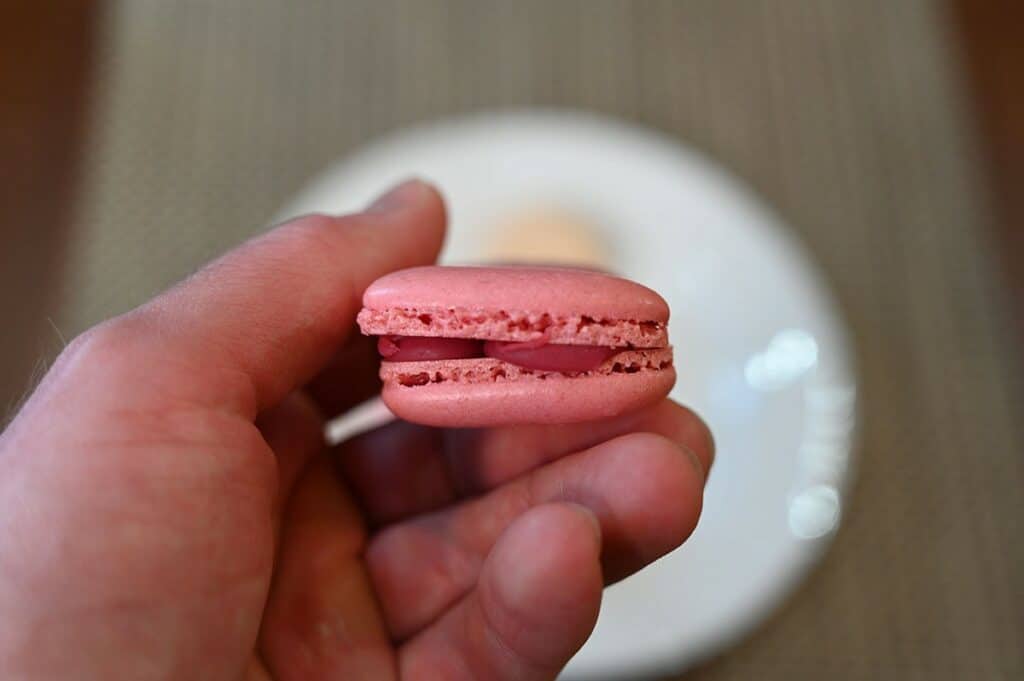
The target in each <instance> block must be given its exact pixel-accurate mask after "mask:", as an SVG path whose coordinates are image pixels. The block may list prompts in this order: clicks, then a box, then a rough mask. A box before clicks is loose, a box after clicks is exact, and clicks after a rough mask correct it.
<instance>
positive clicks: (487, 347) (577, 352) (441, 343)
mask: <svg viewBox="0 0 1024 681" xmlns="http://www.w3.org/2000/svg"><path fill="white" fill-rule="evenodd" d="M377 350H378V352H380V356H381V357H383V358H384V359H386V360H388V361H389V362H416V361H422V360H438V359H470V358H473V357H485V356H486V357H493V358H495V359H500V360H502V361H504V362H508V363H509V364H515V365H516V366H521V367H523V368H526V369H534V370H536V371H591V370H592V369H596V368H597V367H599V366H601V364H602V363H603V362H604V361H605V360H606V359H608V358H609V357H611V356H612V355H614V354H615V353H617V352H619V351H620V350H621V348H605V347H601V346H597V345H552V344H547V343H545V342H544V341H543V340H541V341H527V342H525V343H506V342H502V341H487V342H483V343H482V342H481V341H478V340H473V339H469V338H424V337H420V336H381V337H380V339H379V340H378V341H377Z"/></svg>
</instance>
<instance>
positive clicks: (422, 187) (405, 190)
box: [366, 179, 427, 213]
mask: <svg viewBox="0 0 1024 681" xmlns="http://www.w3.org/2000/svg"><path fill="white" fill-rule="evenodd" d="M426 190H427V183H426V182H424V181H423V180H418V179H409V180H406V181H404V182H401V183H399V184H397V185H395V186H394V187H392V188H391V189H389V190H388V191H386V192H384V193H383V194H381V195H380V196H379V197H377V199H376V200H375V201H374V202H373V203H371V204H370V206H369V208H367V209H366V212H367V213H390V212H391V211H396V210H402V209H404V208H406V207H407V206H409V205H410V204H412V203H414V202H415V201H416V200H417V199H418V198H419V197H420V196H422V194H423V192H424V191H426Z"/></svg>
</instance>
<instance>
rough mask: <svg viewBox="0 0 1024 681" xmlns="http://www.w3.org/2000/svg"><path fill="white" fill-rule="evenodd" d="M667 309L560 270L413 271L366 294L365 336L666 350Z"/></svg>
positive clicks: (589, 276) (627, 289) (606, 278)
mask: <svg viewBox="0 0 1024 681" xmlns="http://www.w3.org/2000/svg"><path fill="white" fill-rule="evenodd" d="M668 316H669V310H668V304H667V303H665V301H664V299H663V298H662V297H661V296H659V295H658V294H657V293H655V292H654V291H652V290H651V289H649V288H647V287H646V286H641V285H640V284H637V283H634V282H631V281H627V280H625V279H620V278H618V277H613V276H611V275H608V274H604V273H601V272H593V271H589V270H573V269H564V268H555V267H414V268H411V269H407V270H401V271H399V272H394V273H392V274H388V275H385V276H384V277H382V278H380V279H378V280H377V281H375V282H374V283H373V284H372V285H371V286H370V287H369V288H368V289H367V290H366V292H365V293H364V294H363V310H362V311H361V312H360V313H359V317H358V322H359V326H360V328H361V329H362V332H363V333H364V334H368V335H377V336H382V335H388V334H393V335H402V336H443V337H448V338H482V339H487V340H499V341H515V342H522V341H533V340H537V339H540V338H545V339H546V340H547V341H548V342H550V343H561V344H566V345H600V346H604V347H638V348H648V347H664V346H666V345H667V344H668V329H667V322H668Z"/></svg>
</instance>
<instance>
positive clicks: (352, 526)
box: [0, 182, 713, 680]
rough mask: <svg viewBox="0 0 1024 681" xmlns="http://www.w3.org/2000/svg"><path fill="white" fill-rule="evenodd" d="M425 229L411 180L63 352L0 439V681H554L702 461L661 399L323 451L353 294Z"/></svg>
mask: <svg viewBox="0 0 1024 681" xmlns="http://www.w3.org/2000/svg"><path fill="white" fill-rule="evenodd" d="M444 222H445V215H444V207H443V204H442V201H441V199H440V197H439V196H438V195H437V193H436V192H435V191H434V190H433V189H431V188H430V187H429V186H427V185H425V184H423V183H420V182H409V183H406V184H404V185H401V186H399V187H398V188H397V189H395V190H393V191H392V192H390V193H388V194H387V195H385V196H384V197H383V198H382V199H380V200H379V201H378V202H377V203H375V204H374V205H373V206H372V207H371V208H369V209H368V210H367V211H366V212H364V213H361V214H357V215H351V216H347V217H342V218H335V217H326V216H307V217H303V218H299V219H297V220H294V221H292V222H290V223H287V224H285V225H282V226H280V227H278V228H276V229H274V230H272V231H270V232H269V233H267V234H265V235H263V236H261V237H258V238H256V239H254V240H252V241H250V242H249V243H247V244H245V245H243V246H241V247H240V248H238V249H237V250H235V251H232V252H230V253H228V254H227V255H225V256H224V257H222V258H221V259H219V260H217V261H216V262H214V263H213V264H211V265H209V266H207V267H206V268H205V269H203V270H201V271H200V272H198V273H197V274H195V275H194V276H192V277H190V278H189V279H187V280H186V281H184V282H182V283H181V284H179V285H177V286H176V287H174V288H172V289H171V290H169V291H167V292H166V293H164V294H162V295H161V296H159V297H157V298H156V299H154V300H152V301H150V302H149V303H147V304H145V305H143V306H142V307H140V308H139V309H137V310H134V311H132V312H130V313H128V314H125V315H123V316H121V317H118V318H116V319H113V320H110V321H108V322H105V323H103V324H101V325H99V326H97V327H95V328H93V329H91V330H90V331H88V332H86V333H85V334H83V335H82V336H81V337H79V338H78V339H76V340H75V341H74V342H73V343H71V344H70V345H69V346H68V348H67V349H66V350H65V351H64V352H63V353H62V354H61V356H60V358H59V359H58V360H57V362H56V363H55V365H54V366H53V368H52V369H51V370H50V372H49V374H48V375H47V376H46V377H45V379H44V380H43V381H42V383H41V384H40V385H39V387H38V389H37V390H36V391H35V393H34V394H33V395H32V396H31V398H30V399H29V400H28V402H27V403H26V404H25V406H24V407H23V409H22V410H21V412H20V414H18V416H17V417H16V418H15V420H14V421H13V422H12V423H11V425H10V427H9V428H8V429H7V430H6V432H4V433H3V435H2V436H0V465H2V469H0V470H2V473H0V678H4V679H22V678H25V679H58V678H59V679H72V678H74V679H81V678H89V679H148V678H175V679H179V678H180V679H189V680H193V679H225V680H227V679H231V680H235V679H239V678H246V679H269V678H273V679H327V678H330V679H342V678H344V679H388V678H403V679H435V678H437V679H551V678H553V677H554V676H555V675H556V674H557V673H558V671H559V670H560V669H561V667H562V666H563V665H564V664H565V662H566V661H567V660H568V659H569V657H570V656H571V655H572V654H573V653H574V652H575V651H576V650H577V649H578V648H579V646H580V645H582V643H583V641H584V640H585V639H586V638H587V636H588V634H589V633H590V631H591V629H592V628H593V626H594V622H595V619H596V617H597V611H598V607H599V604H600V598H601V590H602V588H603V586H604V585H605V584H607V583H609V582H612V581H615V580H618V579H621V578H622V577H624V576H626V575H628V574H630V573H632V572H634V571H636V570H637V569H639V568H641V567H642V566H644V565H645V564H647V563H649V562H650V561H652V560H654V559H655V558H657V557H658V556H660V555H662V554H664V553H665V552H667V551H669V550H670V549H672V548H673V547H675V546H677V545H678V544H679V543H680V542H682V541H683V540H684V539H685V538H686V537H687V536H688V535H689V534H690V532H691V531H692V530H693V528H694V526H695V524H696V522H697V517H698V515H699V513H700V508H701V494H702V488H703V484H704V478H705V472H706V471H707V470H708V469H709V467H710V465H711V457H712V449H713V445H712V444H711V439H710V435H709V433H708V431H707V429H706V428H705V426H704V425H703V424H702V423H701V422H700V421H699V420H698V419H697V418H696V417H695V416H694V415H693V414H692V413H691V412H689V411H688V410H686V409H684V408H682V407H680V406H677V405H675V404H673V403H671V402H665V403H662V404H660V405H658V406H656V407H654V408H652V409H649V410H646V411H644V412H641V413H637V414H633V415H630V416H626V417H622V418H619V419H615V420H612V421H608V422H601V423H591V424H585V425H568V426H557V427H551V426H546V427H515V428H500V429H493V430H487V431H457V432H456V431H440V430H437V429H432V428H426V427H420V426H415V425H411V424H408V423H401V422H399V423H394V424H393V425H389V426H386V427H384V428H381V429H379V430H377V431H374V432H371V433H368V434H366V435H363V436H361V437H358V438H355V439H354V440H352V441H349V442H347V443H344V444H343V445H341V446H339V447H336V448H334V449H333V450H328V449H327V448H326V447H325V445H324V440H323V435H322V433H323V424H324V419H325V418H326V417H332V416H334V415H336V414H338V413H341V412H343V411H344V410H346V409H348V408H350V407H351V406H353V405H355V404H357V403H359V402H361V401H362V400H364V399H365V398H367V397H368V396H370V395H371V394H372V393H373V392H375V391H376V390H377V389H378V387H379V386H378V383H377V379H376V370H377V360H376V356H375V354H374V350H373V347H372V344H371V343H369V342H368V341H367V339H364V338H362V337H360V336H359V335H358V333H354V332H353V330H352V327H353V320H354V318H355V314H356V312H357V311H358V309H359V301H360V294H361V292H362V290H363V289H364V288H365V287H366V286H367V284H369V283H370V282H371V281H372V280H373V279H375V278H377V277H378V276H380V275H382V274H384V273H386V272H388V271H391V270H395V269H399V268H403V267H409V266H413V265H418V264H425V263H428V262H431V261H432V260H433V259H434V258H435V257H436V255H437V252H438V250H439V248H440V245H441V241H442V237H443V233H444ZM684 616H685V615H684Z"/></svg>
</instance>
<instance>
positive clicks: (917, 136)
mask: <svg viewBox="0 0 1024 681" xmlns="http://www.w3.org/2000/svg"><path fill="white" fill-rule="evenodd" d="M289 8H290V9H289ZM941 10H942V7H941V6H940V5H937V4H934V3H928V2H917V1H912V0H911V1H901V2H892V1H891V0H860V1H856V2H853V1H850V2H845V1H844V2H840V1H828V0H825V1H822V0H786V1H784V0H760V1H753V0H750V1H748V0H726V1H722V0H698V1H696V2H632V3H630V2H540V1H537V2H505V3H498V2H470V1H466V2H435V1H422V2H420V1H416V0H408V1H407V2H380V1H377V2H371V1H370V0H367V1H365V2H347V3H335V2H302V3H276V2H253V1H251V0H244V1H243V0H235V1H234V2H228V1H224V2H212V1H210V2H178V3H169V2H161V1H159V0H151V1H131V2H129V1H126V2H124V3H122V4H120V5H114V6H113V7H112V9H111V11H110V12H109V13H108V15H107V17H106V20H105V25H104V31H103V38H102V41H101V42H102V45H101V53H100V55H99V79H100V82H99V86H100V94H99V97H98V99H97V101H98V104H97V110H96V111H95V112H94V115H93V121H94V131H93V134H92V136H91V138H90V140H91V142H90V148H89V150H88V154H87V160H86V166H85V174H84V176H85V183H84V186H83V188H82V191H81V195H80V197H79V202H78V219H77V221H76V222H77V230H76V234H77V237H76V241H75V243H73V244H71V246H70V248H69V249H68V252H69V253H70V256H69V262H68V263H67V272H66V288H65V292H64V295H63V299H62V300H63V306H62V309H61V311H60V313H59V314H58V315H57V316H56V319H55V323H56V325H57V326H58V327H59V329H60V330H61V332H63V334H64V335H65V336H70V335H72V334H73V333H75V332H77V331H79V330H81V329H83V328H85V327H86V326H88V325H89V324H91V323H93V322H95V321H97V320H99V319H101V318H102V317H104V316H106V315H110V314H113V313H116V312H119V311H122V310H124V309H126V308H128V307H130V306H132V305H134V304H136V303H138V302H140V301H142V300H144V299H145V298H147V297H148V296H150V295H152V294H153V293H154V292H156V291H158V290H159V289H160V288H162V287H164V286H166V285H167V284H168V283H170V282H172V281H174V280H176V279H178V278H180V277H182V276H184V275H185V274H187V273H188V272H190V271H191V270H192V269H194V268H195V267H197V266H198V265H199V264H200V263H202V262H203V261H204V260H206V259H208V258H210V257H211V256H213V255H214V254H216V253H218V252H220V251H222V250H224V249H225V248H227V247H229V246H231V245H232V244H235V243H237V242H238V241H239V240H241V239H243V238H244V237H246V236H247V235H249V234H252V233H253V232H255V231H257V230H259V229H260V228H261V225H263V224H264V223H265V221H266V220H267V218H268V216H269V215H271V214H272V213H273V212H274V211H275V210H276V209H277V208H278V207H279V205H280V204H281V203H282V202H283V201H284V200H285V199H286V198H287V197H288V196H289V195H290V194H291V193H292V192H294V191H295V190H297V189H298V188H299V187H300V186H301V185H302V183H303V181H304V180H305V179H307V178H308V177H309V176H310V175H311V174H313V173H315V172H316V171H318V170H320V169H321V168H322V167H324V166H325V165H326V164H327V163H329V162H330V161H331V160H333V159H335V158H337V157H338V156H339V155H342V154H344V153H346V152H347V151H349V150H351V149H353V148H354V147H355V146H356V145H358V144H360V143H362V142H364V141H366V140H367V139H369V138H372V137H374V136H376V135H379V134H381V133H384V132H387V131H389V130H393V129H395V128H398V127H401V126H404V125H406V124H409V123H412V122H415V121H420V120H423V119H431V118H436V117H440V116H444V115H447V114H451V113H457V112H466V111H471V110H479V109H491V108H502V107H524V106H534V105H540V106H565V107H578V108H584V109H592V110H596V111H599V112H603V113H607V114H612V115H616V116H620V117H623V118H625V119H627V120H630V121H634V122H638V123H642V124H645V125H649V126H652V127H655V128H658V129H660V130H664V131H667V132H669V133H671V134H674V135H677V136H678V137H680V138H681V139H683V140H685V141H686V142H688V143H690V144H692V145H694V146H696V147H697V148H699V149H702V150H703V151H705V152H707V153H709V154H711V155H713V156H715V157H717V158H718V159H720V160H721V161H722V162H723V163H724V164H725V165H726V166H728V167H729V168H730V169H731V170H733V171H734V172H735V173H737V174H738V175H739V176H740V177H742V178H743V179H745V180H746V181H747V182H749V183H750V184H751V185H752V186H753V187H754V188H755V189H756V190H757V191H759V192H760V193H761V194H762V195H763V196H764V197H765V198H766V199H767V200H768V201H769V202H771V203H772V204H774V206H775V207H776V208H777V209H778V211H779V212H780V213H781V214H782V215H783V216H784V217H785V219H786V220H787V221H788V222H789V223H791V224H792V225H793V226H794V227H795V229H797V230H798V231H799V233H800V235H801V236H802V237H803V238H804V239H805V240H806V242H807V243H808V244H809V246H810V248H811V250H812V251H813V252H814V253H815V254H816V256H817V257H818V258H819V259H820V261H821V262H822V263H823V265H824V268H825V270H826V272H827V273H828V274H829V276H830V278H831V281H832V283H833V285H834V286H835V288H836V291H837V294H838V297H839V299H840V301H841V303H842V305H843V307H844V312H845V314H846V315H847V318H848V320H849V322H850V324H851V326H852V327H853V329H854V332H855V339H856V341H857V344H858V349H859V362H860V366H861V370H862V376H861V379H862V386H863V390H862V396H863V414H864V429H863V443H862V458H861V464H860V475H859V480H858V482H857V484H856V488H855V490H854V494H853V498H852V502H851V504H850V507H849V508H850V511H849V513H848V515H847V517H846V519H845V525H844V527H843V528H842V529H841V531H840V533H839V536H838V538H837V542H836V544H835V548H834V550H833V551H832V552H831V553H830V555H829V556H828V557H827V558H826V560H825V561H824V564H823V565H822V567H821V568H820V569H818V570H817V571H816V572H815V573H814V574H813V576H812V577H811V579H810V580H809V582H808V583H807V584H806V586H805V587H803V588H802V589H801V591H800V592H799V593H798V595H797V596H796V597H795V598H794V599H793V600H792V601H791V602H790V603H789V604H788V605H787V606H786V607H785V608H784V609H783V611H782V612H781V613H780V614H779V615H778V616H776V617H775V618H773V619H772V621H770V622H769V624H768V625H767V626H765V627H764V628H763V629H762V630H761V631H760V632H759V633H757V634H756V635H755V636H753V637H752V638H751V639H750V640H748V641H747V642H745V643H744V644H742V645H740V646H739V647H738V648H736V649H735V650H733V651H731V652H729V653H728V654H726V655H724V656H723V657H722V658H720V659H718V660H716V661H713V662H711V663H709V664H708V665H706V666H705V667H704V668H702V669H700V670H697V671H696V672H694V673H692V674H691V675H689V676H688V677H687V678H693V679H747V678H757V679H775V678H778V679H794V678H814V679H818V678H828V679H864V678H898V679H941V678H971V679H1004V678H1005V679H1020V678H1024V541H1022V539H1024V537H1022V532H1021V525H1022V524H1024V495H1022V492H1021V489H1022V487H1024V427H1022V425H1021V416H1022V415H1024V385H1022V381H1021V380H1020V379H1021V377H1022V376H1024V367H1022V366H1021V363H1020V362H1019V361H1018V359H1019V354H1017V353H1016V352H1015V350H1019V345H1020V343H1019V339H1017V338H1015V337H1014V335H1013V327H1012V326H1011V324H1010V320H1009V319H1008V316H1007V313H1006V311H1007V305H1006V301H1005V300H1004V299H1003V298H1002V290H1003V289H1002V288H1001V286H1000V284H999V281H998V275H997V273H996V270H995V267H994V265H993V254H992V253H991V250H992V246H991V243H990V241H989V232H988V219H989V218H988V215H987V204H986V200H987V199H986V196H985V195H984V193H983V191H982V189H983V188H982V184H981V182H980V180H979V177H978V159H977V150H976V143H975V140H974V139H973V137H972V135H971V134H970V131H971V127H970V121H968V120H967V118H966V116H967V111H966V106H965V102H964V98H963V96H962V93H961V89H962V87H963V85H962V83H961V79H960V74H959V73H958V71H957V67H956V64H957V61H956V58H955V57H956V55H954V54H951V52H950V50H951V47H950V45H951V42H950V40H949V37H948V36H947V35H946V32H947V25H946V22H945V19H944V17H943V14H942V11H941ZM738 540H742V538H738ZM685 616H686V613H685V611H681V612H680V617H685Z"/></svg>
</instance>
